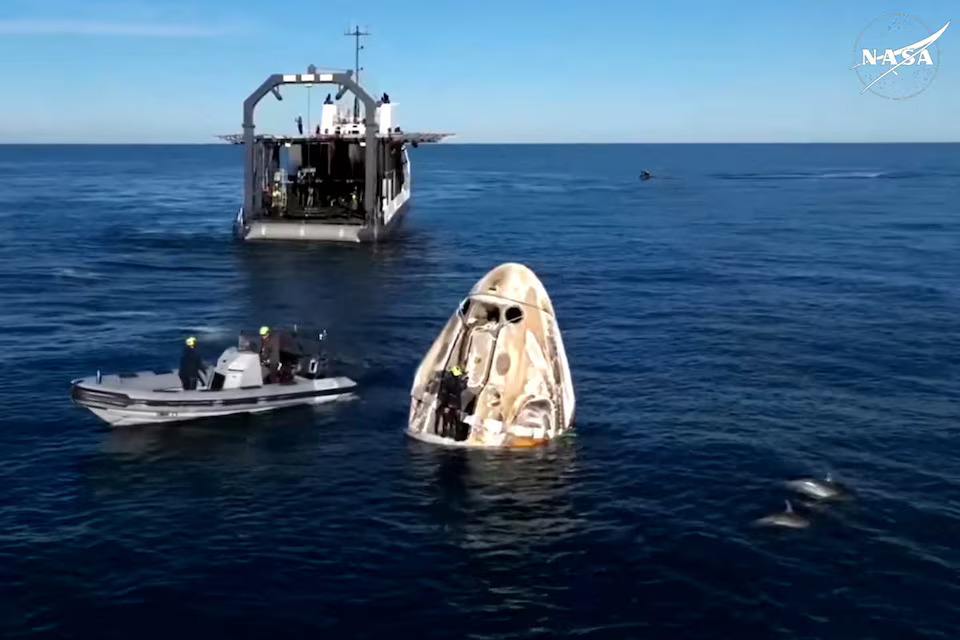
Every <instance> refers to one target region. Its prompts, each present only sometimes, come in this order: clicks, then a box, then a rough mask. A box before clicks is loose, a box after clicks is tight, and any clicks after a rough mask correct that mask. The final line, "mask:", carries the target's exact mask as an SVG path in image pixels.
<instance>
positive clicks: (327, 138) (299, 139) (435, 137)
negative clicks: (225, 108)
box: [217, 132, 453, 144]
mask: <svg viewBox="0 0 960 640" xmlns="http://www.w3.org/2000/svg"><path fill="white" fill-rule="evenodd" d="M451 135H453V134H451V133H421V132H411V133H404V132H393V133H390V134H380V133H378V134H377V139H378V140H389V141H391V142H396V143H405V144H423V143H430V142H439V141H440V140H442V139H443V138H446V137H448V136H451ZM217 137H218V138H220V139H221V140H223V141H224V142H229V143H231V144H243V134H242V133H229V134H226V135H221V136H217ZM366 139H367V137H366V134H364V133H355V132H348V133H339V134H332V133H331V134H323V133H320V134H313V135H308V136H284V135H273V134H258V135H256V136H254V140H256V141H257V142H260V141H266V140H270V141H273V142H277V143H279V144H286V143H287V142H290V143H294V142H296V143H310V142H313V143H317V142H334V141H338V140H354V141H357V142H362V141H365V140H366Z"/></svg>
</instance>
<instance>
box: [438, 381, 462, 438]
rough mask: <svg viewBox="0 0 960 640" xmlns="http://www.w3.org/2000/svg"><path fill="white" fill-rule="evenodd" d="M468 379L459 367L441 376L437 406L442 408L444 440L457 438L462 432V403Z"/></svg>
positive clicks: (441, 431) (441, 421) (441, 417)
mask: <svg viewBox="0 0 960 640" xmlns="http://www.w3.org/2000/svg"><path fill="white" fill-rule="evenodd" d="M466 382H467V381H466V377H465V376H464V375H463V369H461V368H460V367H459V366H458V365H454V366H452V367H450V369H449V370H447V371H444V372H443V373H442V374H441V375H440V388H439V389H438V390H437V405H438V406H439V407H440V424H439V425H438V427H439V432H438V433H437V435H439V436H440V437H442V438H454V439H455V440H463V439H465V438H460V437H457V436H458V435H460V434H459V431H460V402H461V397H462V395H463V392H464V390H465V389H466Z"/></svg>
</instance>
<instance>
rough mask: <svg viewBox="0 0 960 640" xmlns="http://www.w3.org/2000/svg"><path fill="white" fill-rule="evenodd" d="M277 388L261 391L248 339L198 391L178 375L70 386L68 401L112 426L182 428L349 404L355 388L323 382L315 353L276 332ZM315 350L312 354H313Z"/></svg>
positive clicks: (205, 373) (297, 338)
mask: <svg viewBox="0 0 960 640" xmlns="http://www.w3.org/2000/svg"><path fill="white" fill-rule="evenodd" d="M275 336H276V337H277V339H279V340H280V349H279V352H280V363H281V366H280V376H279V379H280V380H281V381H279V382H272V383H267V384H265V383H264V374H265V369H264V367H263V366H262V365H261V360H260V354H259V353H258V352H257V351H256V350H254V349H253V346H252V345H253V343H252V341H251V340H250V339H248V338H246V337H244V336H241V338H240V341H239V345H238V346H237V347H229V348H228V349H226V350H225V351H224V352H223V354H222V355H221V356H220V358H219V360H217V364H216V365H215V366H213V367H206V368H205V369H203V370H202V371H201V372H200V376H199V378H200V379H199V384H198V385H197V389H196V390H193V391H185V390H184V389H183V385H182V384H181V382H180V377H179V374H178V372H177V370H176V369H173V370H167V371H138V372H133V373H119V374H112V375H102V374H101V373H100V372H99V371H98V372H97V374H96V375H95V376H91V377H89V378H81V379H79V380H74V381H73V383H72V384H73V387H72V389H71V398H72V400H73V402H74V403H75V404H76V405H78V406H81V407H85V408H87V409H89V410H90V411H92V412H93V413H94V414H95V415H96V416H98V417H99V418H101V419H103V420H104V421H106V422H108V423H109V424H111V425H113V426H125V425H133V424H148V423H161V422H183V421H187V420H197V419H200V418H213V417H219V416H229V415H236V414H244V413H262V412H265V411H273V410H276V409H282V408H285V407H292V406H297V405H306V404H319V403H324V402H331V401H334V400H341V399H346V398H349V397H352V394H353V391H354V390H355V389H356V386H357V384H356V383H355V382H354V381H353V380H351V379H350V378H347V377H344V376H328V375H327V371H326V369H327V362H326V357H325V355H324V354H323V351H322V349H320V348H319V346H320V343H321V342H322V339H323V336H322V335H320V336H318V337H317V339H316V340H311V339H309V338H308V337H307V336H305V335H304V334H303V333H302V332H300V331H297V330H296V329H294V330H291V331H279V332H277V333H276V334H275ZM311 347H313V348H311Z"/></svg>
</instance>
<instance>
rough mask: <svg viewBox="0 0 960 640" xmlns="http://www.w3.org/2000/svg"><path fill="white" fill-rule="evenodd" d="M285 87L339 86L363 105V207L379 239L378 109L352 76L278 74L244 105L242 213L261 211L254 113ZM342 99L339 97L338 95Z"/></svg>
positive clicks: (330, 73) (331, 73)
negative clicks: (298, 85) (261, 103)
mask: <svg viewBox="0 0 960 640" xmlns="http://www.w3.org/2000/svg"><path fill="white" fill-rule="evenodd" d="M285 84H301V85H302V84H336V85H340V87H341V89H340V92H339V94H340V95H342V93H343V92H344V91H350V92H351V93H353V95H354V96H355V97H357V98H359V99H360V100H361V101H362V102H363V123H364V125H365V127H366V131H365V136H364V138H365V142H366V155H365V163H366V165H365V168H364V176H365V178H364V198H363V207H364V215H365V219H366V223H367V224H368V225H370V226H371V227H372V228H373V233H374V237H376V236H378V235H379V227H380V220H379V218H378V216H377V215H376V214H377V209H378V197H377V191H378V183H379V181H378V180H377V166H378V165H377V153H378V150H379V149H378V148H379V144H378V141H377V138H378V136H377V133H378V125H377V106H378V104H379V103H378V102H377V101H375V100H374V99H373V98H372V97H370V94H369V93H367V92H366V91H365V90H364V89H363V87H361V86H360V85H359V84H357V83H356V82H354V80H353V72H352V71H346V72H340V71H332V72H324V73H300V74H281V73H275V74H273V75H271V76H270V77H268V78H267V79H266V80H264V81H263V84H261V85H260V86H259V87H257V89H256V90H255V91H254V92H253V93H251V94H250V96H249V97H248V98H247V99H246V100H244V101H243V144H244V146H245V147H246V148H245V149H244V167H243V210H244V211H245V212H254V211H259V210H260V209H261V206H262V204H263V203H262V194H261V193H260V191H259V190H258V189H256V188H255V185H254V175H253V166H254V162H255V155H254V154H255V153H256V151H255V148H254V147H255V145H254V142H255V131H256V125H255V124H254V119H253V112H254V110H255V109H256V108H257V105H258V104H259V103H260V101H261V100H263V98H264V97H266V95H267V94H268V93H273V94H274V96H276V98H277V99H278V100H282V98H281V97H280V93H279V91H277V89H278V87H280V86H281V85H285ZM338 97H339V95H338Z"/></svg>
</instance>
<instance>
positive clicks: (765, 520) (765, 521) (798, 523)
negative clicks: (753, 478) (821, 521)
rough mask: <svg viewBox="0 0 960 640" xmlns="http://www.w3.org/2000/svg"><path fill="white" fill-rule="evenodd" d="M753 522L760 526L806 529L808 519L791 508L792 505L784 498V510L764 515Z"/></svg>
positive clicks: (808, 523) (808, 524) (808, 522)
mask: <svg viewBox="0 0 960 640" xmlns="http://www.w3.org/2000/svg"><path fill="white" fill-rule="evenodd" d="M755 524H756V525H758V526H761V527H781V528H785V529H806V528H807V527H809V526H810V521H809V520H808V519H807V518H804V517H803V516H801V515H800V514H798V513H797V512H795V511H794V510H793V505H792V504H790V501H789V500H784V510H783V511H782V512H780V513H774V514H771V515H769V516H764V517H762V518H760V519H758V520H756V521H755Z"/></svg>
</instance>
